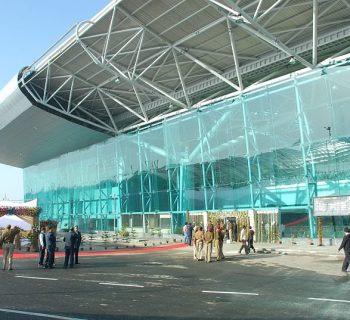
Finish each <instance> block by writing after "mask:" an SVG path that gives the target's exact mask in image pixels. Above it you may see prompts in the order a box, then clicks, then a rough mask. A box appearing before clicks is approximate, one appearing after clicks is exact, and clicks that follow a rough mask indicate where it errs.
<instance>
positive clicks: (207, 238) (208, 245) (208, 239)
mask: <svg viewBox="0 0 350 320" xmlns="http://www.w3.org/2000/svg"><path fill="white" fill-rule="evenodd" d="M213 240H214V233H213V226H212V225H209V226H208V229H207V231H206V232H205V233H204V243H205V261H206V262H211V252H212V251H213Z"/></svg>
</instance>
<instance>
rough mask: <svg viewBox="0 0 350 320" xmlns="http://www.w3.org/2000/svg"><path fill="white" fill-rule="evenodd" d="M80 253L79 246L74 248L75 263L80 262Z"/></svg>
mask: <svg viewBox="0 0 350 320" xmlns="http://www.w3.org/2000/svg"><path fill="white" fill-rule="evenodd" d="M78 255H79V247H78V248H74V262H75V263H79V259H78Z"/></svg>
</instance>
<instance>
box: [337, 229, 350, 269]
mask: <svg viewBox="0 0 350 320" xmlns="http://www.w3.org/2000/svg"><path fill="white" fill-rule="evenodd" d="M344 233H345V235H344V238H343V241H342V243H341V245H340V247H339V249H338V251H340V250H341V249H344V253H345V258H344V261H343V266H342V268H341V271H342V272H348V267H349V264H350V229H349V228H347V227H346V228H345V229H344Z"/></svg>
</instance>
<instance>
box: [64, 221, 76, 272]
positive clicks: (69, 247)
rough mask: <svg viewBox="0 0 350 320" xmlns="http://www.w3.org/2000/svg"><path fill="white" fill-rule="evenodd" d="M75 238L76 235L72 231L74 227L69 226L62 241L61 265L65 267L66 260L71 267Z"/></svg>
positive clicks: (72, 264) (66, 265)
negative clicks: (62, 259)
mask: <svg viewBox="0 0 350 320" xmlns="http://www.w3.org/2000/svg"><path fill="white" fill-rule="evenodd" d="M76 240H77V235H76V233H75V232H74V228H73V227H72V228H70V229H69V231H68V232H66V234H65V236H64V238H63V241H64V242H65V244H64V264H63V267H64V268H65V269H67V267H68V261H69V266H70V267H71V268H73V266H74V252H75V243H76Z"/></svg>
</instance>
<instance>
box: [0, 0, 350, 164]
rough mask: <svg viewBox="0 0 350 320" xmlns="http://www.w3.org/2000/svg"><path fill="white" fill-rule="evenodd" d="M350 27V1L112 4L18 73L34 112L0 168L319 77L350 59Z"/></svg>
mask: <svg viewBox="0 0 350 320" xmlns="http://www.w3.org/2000/svg"><path fill="white" fill-rule="evenodd" d="M349 17H350V3H349V1H348V0H335V1H328V0H317V1H316V0H301V1H291V0H285V1H275V0H255V1H252V0H241V1H232V0H173V1H169V0H146V1H139V0H129V1H122V0H114V1H111V3H110V4H109V5H107V6H106V7H105V8H104V9H103V10H102V11H101V12H99V13H98V14H97V15H96V16H95V17H93V18H92V19H91V20H89V21H84V22H81V23H79V24H77V25H76V26H75V27H73V28H72V29H70V30H68V32H67V33H66V34H64V35H63V36H62V37H61V38H60V39H59V40H58V41H57V42H56V43H55V44H54V45H53V46H51V47H50V48H49V49H48V50H47V52H46V53H45V54H44V55H43V56H42V57H40V58H39V59H38V60H37V61H35V62H34V63H33V64H32V65H31V66H29V67H27V68H25V70H24V71H23V72H22V73H20V75H19V80H18V85H19V87H20V89H21V91H22V93H23V94H24V95H25V96H26V97H27V98H28V100H29V101H30V102H29V103H28V101H27V102H23V105H25V106H26V107H25V108H24V107H23V108H24V109H23V112H21V113H19V114H18V115H17V116H15V115H12V120H11V121H10V120H9V121H8V125H6V126H5V127H4V128H3V129H2V131H1V139H2V142H1V144H0V146H1V149H2V147H3V146H4V147H6V148H8V149H7V150H8V152H6V155H1V156H0V161H1V162H3V163H7V164H11V165H15V166H19V167H25V166H28V165H31V164H34V163H37V162H41V161H43V160H46V159H49V158H50V157H54V156H57V155H59V154H61V153H65V152H68V151H70V150H74V148H80V147H84V146H87V145H89V144H92V143H94V142H97V141H101V140H103V139H105V138H106V137H108V136H115V135H118V134H121V133H124V132H128V131H131V130H134V129H136V128H139V127H142V126H146V125H149V124H151V123H156V122H160V121H162V120H163V119H165V118H167V117H170V116H173V115H174V114H179V113H183V112H188V111H189V110H191V109H193V108H199V107H201V106H203V105H205V104H206V103H209V101H212V99H215V100H218V99H220V97H225V96H227V95H230V94H237V95H240V94H242V93H245V92H247V91H250V90H252V89H254V88H255V87H256V86H257V85H258V84H261V82H264V81H266V80H270V79H273V78H277V77H280V76H282V75H285V74H289V73H291V72H294V71H297V70H300V69H303V68H309V69H315V68H319V67H320V63H321V62H322V61H324V60H325V59H329V58H332V57H336V56H338V55H342V54H344V53H347V52H349V51H350V18H349ZM17 93H18V92H17ZM21 97H22V98H23V95H22V96H21ZM0 103H1V102H0ZM21 103H22V102H21ZM1 110H4V106H2V105H1V104H0V112H2V113H3V111H1ZM9 117H10V116H9ZM9 119H10V118H9ZM28 119H32V120H31V123H30V121H28ZM39 123H40V124H46V123H51V125H50V126H47V128H46V131H45V132H42V133H40V134H38V135H35V134H34V135H33V131H32V130H33V127H34V126H35V127H37V124H39ZM0 124H1V123H0ZM77 124H79V126H77ZM50 127H51V128H50ZM19 128H20V130H19V131H20V132H21V131H23V132H22V133H21V135H18V132H19V131H18V129H19ZM37 128H38V127H37ZM52 128H56V129H55V130H53V129H52ZM16 134H17V135H18V137H16V136H13V137H12V135H16ZM4 135H6V136H5V138H4ZM72 136H74V137H75V139H73V140H72V139H71V137H72ZM6 137H11V138H10V139H9V141H8V142H7V141H5V140H7V139H6ZM43 137H45V139H44V138H43ZM62 137H67V139H68V140H69V143H68V144H66V143H63V142H62V141H63V139H62ZM68 137H70V138H68ZM35 139H39V140H35ZM29 140H30V141H29ZM58 140H60V142H59V141H58ZM45 141H46V142H47V145H45ZM51 141H52V143H51ZM35 144H37V145H41V144H43V145H42V146H41V148H42V149H41V150H42V152H37V151H34V150H35V148H34V149H33V148H32V147H33V146H34V145H35ZM22 146H24V147H23V148H22ZM27 146H28V148H27ZM19 147H20V148H19ZM2 150H3V149H2ZM16 150H17V154H16ZM18 150H21V154H22V156H21V155H19V153H18ZM21 157H22V158H23V159H22V160H21Z"/></svg>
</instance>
